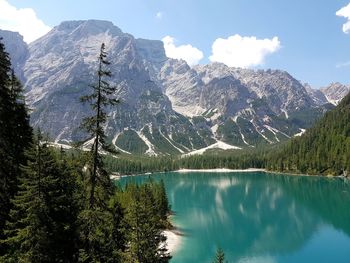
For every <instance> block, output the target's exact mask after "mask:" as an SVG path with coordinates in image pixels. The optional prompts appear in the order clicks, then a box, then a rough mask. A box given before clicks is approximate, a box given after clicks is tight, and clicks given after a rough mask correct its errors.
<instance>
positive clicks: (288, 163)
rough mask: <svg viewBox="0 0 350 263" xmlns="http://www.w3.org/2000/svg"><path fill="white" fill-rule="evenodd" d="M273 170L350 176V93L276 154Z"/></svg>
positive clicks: (270, 165)
mask: <svg viewBox="0 0 350 263" xmlns="http://www.w3.org/2000/svg"><path fill="white" fill-rule="evenodd" d="M268 168H269V169H273V170H279V171H292V172H300V173H310V174H323V175H349V172H350V93H349V94H348V95H347V96H346V97H345V98H344V99H343V100H342V101H341V102H340V104H339V105H338V106H337V107H336V108H335V109H333V110H331V111H329V112H327V113H326V114H325V115H324V117H322V118H321V120H319V121H318V122H317V123H316V124H315V125H314V126H313V127H312V128H310V129H309V130H307V131H306V132H305V133H304V134H303V135H302V136H301V137H299V138H294V139H293V140H291V141H290V142H289V143H288V144H287V145H286V146H285V147H284V149H283V150H282V152H278V153H274V154H273V157H272V158H271V159H270V163H269V165H268Z"/></svg>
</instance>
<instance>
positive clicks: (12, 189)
mask: <svg viewBox="0 0 350 263" xmlns="http://www.w3.org/2000/svg"><path fill="white" fill-rule="evenodd" d="M0 127H1V128H0V159H1V166H0V239H1V238H3V230H4V226H5V222H6V220H7V219H8V215H9V211H10V209H11V206H12V205H11V203H10V200H11V199H12V198H13V197H14V195H15V194H16V192H17V190H18V178H19V176H20V174H21V170H20V166H21V165H22V164H24V163H25V161H26V157H25V155H24V151H25V149H26V148H28V147H29V144H30V142H31V137H32V129H31V127H30V126H29V117H28V113H27V108H26V105H25V102H24V99H23V95H22V86H21V83H20V82H19V81H18V79H17V78H16V76H15V75H14V72H13V70H11V62H10V59H9V56H8V54H7V53H6V51H5V47H4V45H3V44H2V43H1V39H0ZM1 254H3V246H2V245H1V244H0V255H1Z"/></svg>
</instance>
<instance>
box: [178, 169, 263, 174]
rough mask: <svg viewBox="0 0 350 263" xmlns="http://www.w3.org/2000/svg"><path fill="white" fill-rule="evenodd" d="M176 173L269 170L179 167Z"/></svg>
mask: <svg viewBox="0 0 350 263" xmlns="http://www.w3.org/2000/svg"><path fill="white" fill-rule="evenodd" d="M173 172H175V173H188V172H195V173H249V172H267V170H266V169H260V168H247V169H228V168H214V169H179V170H176V171H173Z"/></svg>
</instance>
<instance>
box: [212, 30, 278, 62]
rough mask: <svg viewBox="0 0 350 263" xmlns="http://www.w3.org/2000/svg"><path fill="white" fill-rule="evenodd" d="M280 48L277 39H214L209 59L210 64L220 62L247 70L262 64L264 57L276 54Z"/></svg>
mask: <svg viewBox="0 0 350 263" xmlns="http://www.w3.org/2000/svg"><path fill="white" fill-rule="evenodd" d="M280 47H281V43H280V41H279V39H278V37H274V38H272V39H257V38H256V37H241V36H240V35H234V36H230V37H228V38H227V39H223V38H218V39H216V40H215V41H214V43H213V45H212V55H211V56H210V57H209V59H210V61H212V62H222V63H224V64H226V65H227V66H229V67H242V68H249V67H254V66H258V65H261V64H263V63H264V60H265V58H266V56H267V55H269V54H272V53H274V52H276V51H277V50H279V49H280Z"/></svg>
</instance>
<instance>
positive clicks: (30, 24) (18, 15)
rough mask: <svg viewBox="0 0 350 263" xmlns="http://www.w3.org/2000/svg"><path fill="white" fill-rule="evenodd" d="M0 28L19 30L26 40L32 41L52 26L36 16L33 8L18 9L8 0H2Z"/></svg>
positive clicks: (0, 3)
mask: <svg viewBox="0 0 350 263" xmlns="http://www.w3.org/2000/svg"><path fill="white" fill-rule="evenodd" d="M0 29H3V30H10V31H16V32H19V33H20V34H21V35H22V36H23V38H24V41H26V42H27V43H30V42H32V41H34V40H36V39H37V38H39V37H41V36H43V35H44V34H46V33H47V32H48V31H50V29H51V28H50V27H49V26H47V25H45V24H44V22H43V21H41V20H40V19H39V18H38V17H37V16H36V14H35V11H34V10H33V9H32V8H21V9H17V8H16V7H15V6H12V5H10V4H9V3H8V2H7V1H6V0H0Z"/></svg>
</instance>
